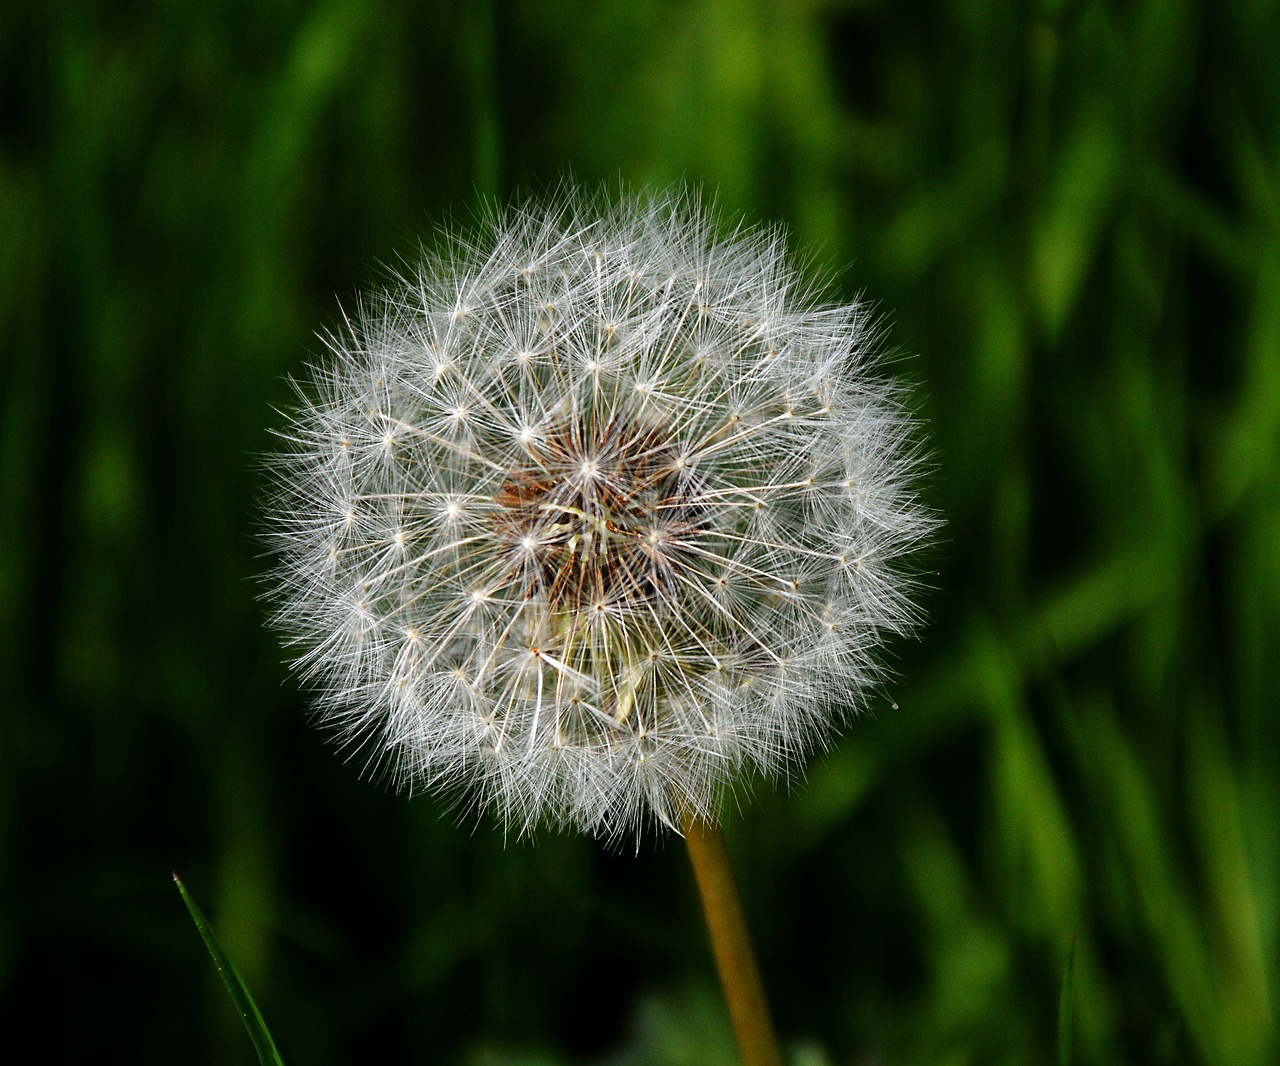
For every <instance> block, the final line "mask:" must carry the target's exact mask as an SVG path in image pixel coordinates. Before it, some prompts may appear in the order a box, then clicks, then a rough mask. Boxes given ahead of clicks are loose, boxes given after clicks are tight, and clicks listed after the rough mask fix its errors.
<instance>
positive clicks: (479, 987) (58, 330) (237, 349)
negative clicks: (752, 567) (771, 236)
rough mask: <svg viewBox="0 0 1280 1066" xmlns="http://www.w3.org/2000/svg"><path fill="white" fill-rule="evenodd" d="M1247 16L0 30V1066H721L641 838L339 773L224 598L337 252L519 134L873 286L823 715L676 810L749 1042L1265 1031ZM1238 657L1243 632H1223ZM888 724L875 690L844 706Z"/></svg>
mask: <svg viewBox="0 0 1280 1066" xmlns="http://www.w3.org/2000/svg"><path fill="white" fill-rule="evenodd" d="M1278 41H1280V14H1278V12H1277V7H1276V5H1274V4H1270V3H1263V2H1257V3H1251V2H1245V0H1227V2H1223V3H1214V4H1207V3H1206V4H1202V5H1201V4H1194V3H1186V2H1178V0H1163V2H1155V0H1145V2H1143V0H1137V2H1132V3H1104V2H1096V0H1081V2H1078V3H1070V2H1068V3H1060V4H1058V3H1051V2H1048V0H1044V2H1041V3H1031V2H1028V3H1021V4H1014V5H1009V6H1005V5H1000V4H991V3H987V2H985V0H952V2H948V3H939V4H931V5H930V4H912V3H890V2H887V0H884V2H852V0H850V2H825V0H806V2H804V3H794V4H783V5H774V4H770V3H765V2H764V0H736V2H731V0H704V2H692V0H690V2H674V0H636V2H632V3H627V4H603V5H587V4H562V3H560V2H558V0H544V2H533V0H522V2H510V3H507V2H500V3H469V4H464V3H439V4H434V5H422V4H412V3H407V2H405V0H387V2H383V3H378V4H369V3H366V2H364V0H322V2H319V3H315V4H301V3H298V2H296V0H280V2H271V3H264V2H261V0H254V2H252V3H250V2H248V0H224V2H213V3H208V4H189V3H181V2H177V0H170V2H159V0H155V2H151V3H137V4H126V3H107V2H80V3H75V4H47V5H46V4H36V3H34V2H31V3H25V4H22V3H19V4H14V3H11V2H10V3H6V4H5V5H4V8H3V13H2V16H0V101H3V106H2V107H0V113H2V115H3V117H2V118H0V670H2V673H0V715H2V716H3V717H2V719H0V996H2V1001H3V1008H2V1009H3V1013H2V1014H0V1036H2V1039H3V1044H2V1045H0V1057H8V1054H9V1052H11V1051H12V1050H13V1049H14V1048H15V1047H16V1045H17V1043H18V1041H19V1037H21V1036H32V1037H34V1039H35V1040H36V1042H37V1043H38V1044H40V1045H41V1046H42V1048H43V1049H44V1050H43V1053H42V1055H41V1056H40V1057H41V1058H42V1059H45V1060H52V1061H77V1062H78V1061H105V1060H116V1061H129V1062H140V1063H150V1062H155V1063H161V1062H175V1061H177V1062H195V1063H199V1062H210V1063H213V1062H218V1063H222V1062H228V1063H233V1062H246V1063H247V1062H251V1061H252V1058H253V1056H252V1051H251V1049H250V1046H249V1043H248V1041H247V1039H246V1038H245V1035H244V1033H243V1031H242V1030H241V1029H240V1026H239V1022H238V1020H237V1019H236V1017H235V1014H234V1012H233V1010H232V1008H231V1005H230V1002H229V1001H228V1000H227V999H226V997H225V995H224V993H223V992H222V990H221V988H220V987H219V986H218V984H217V979H216V976H215V975H214V971H213V968H212V966H211V964H210V962H209V960H208V958H207V957H206V956H205V953H204V949H203V947H202V946H201V943H200V941H199V938H198V937H197V935H196V933H195V930H194V928H193V927H192V925H191V923H190V922H189V920H188V918H187V915H186V913H185V911H184V909H183V907H182V904H181V901H180V899H179V897H178V895H177V893H176V892H175V890H174V888H173V885H172V883H171V881H170V879H169V873H170V870H173V869H177V870H178V871H180V872H181V873H182V875H183V877H184V879H185V881H186V883H187V884H188V886H189V887H190V889H191V891H192V893H193V894H194V895H195V897H196V899H197V900H198V901H200V902H201V903H202V904H203V905H204V907H205V909H206V911H207V912H208V914H209V915H210V917H211V919H212V920H213V921H214V923H215V925H216V927H217V928H218V930H219V931H220V933H221V934H222V936H223V939H224V942H225V943H226V945H227V947H228V948H229V950H230V951H231V952H232V954H233V956H234V957H235V959H236V960H237V962H238V963H239V965H240V968H241V969H242V971H243V973H244V974H245V976H246V978H247V979H248V981H249V983H250V986H251V987H252V988H253V989H254V990H255V992H256V995H257V998H258V1002H259V1005H260V1006H261V1008H262V1010H263V1012H264V1014H265V1015H266V1017H267V1020H268V1022H269V1023H270V1025H271V1027H272V1030H273V1032H274V1034H275V1037H276V1039H277V1041H278V1043H279V1044H280V1045H281V1048H282V1050H283V1052H284V1054H285V1056H286V1058H287V1059H289V1060H290V1061H292V1062H294V1063H326V1062H371V1061H378V1060H386V1061H404V1062H443V1063H462V1064H467V1066H488V1064H498V1063H502V1064H516V1063H520V1064H530V1066H531V1064H544V1063H545V1064H550V1063H601V1062H617V1063H633V1064H644V1063H664V1062H672V1063H681V1062H683V1063H690V1064H693V1063H712V1064H714V1063H721V1062H725V1063H727V1062H730V1061H732V1051H731V1045H730V1043H729V1040H728V1036H727V1022H726V1020H725V1018H724V1013H723V1008H722V1007H721V1005H720V1002H719V1000H718V998H717V990H716V987H715V977H714V971H713V969H712V964H711V961H710V957H709V953H708V950H707V948H706V944H705V939H704V935H703V932H702V929H701V926H700V924H699V914H698V910H697V902H696V899H695V897H694V894H693V890H692V887H691V881H690V878H689V875H688V871H687V869H686V863H685V858H684V855H683V851H682V848H681V847H680V844H679V841H678V840H675V839H671V840H664V841H654V842H653V843H651V844H648V845H646V846H645V847H643V848H642V849H641V851H640V853H639V854H638V855H635V854H631V853H629V852H627V851H624V852H622V853H620V854H618V853H611V852H609V851H607V850H605V849H603V848H602V847H601V846H600V845H598V844H596V843H595V842H593V841H590V840H583V839H577V838H572V837H558V836H553V835H546V836H545V837H544V838H543V839H539V840H536V841H533V842H530V841H517V840H511V841H507V842H505V844H504V841H503V840H502V837H501V833H500V831H498V830H497V829H495V827H494V826H493V825H492V824H490V823H488V822H482V823H481V824H480V825H478V826H476V825H474V824H473V823H472V822H470V821H464V822H463V823H462V824H461V825H459V824H457V820H456V818H455V817H454V816H453V815H451V814H450V813H449V812H448V810H447V809H446V808H445V807H444V805H442V804H441V803H439V802H437V801H436V800H435V799H433V798H420V799H415V800H414V801H412V802H409V801H407V800H405V799H404V798H403V797H399V796H396V795H394V794H391V793H389V792H387V791H386V790H385V789H384V788H381V787H379V786H378V785H376V784H374V783H371V782H369V781H366V780H361V779H360V778H359V774H358V767H357V766H355V765H352V764H349V763H344V762H343V761H342V760H341V759H340V758H339V757H338V755H337V753H336V752H335V751H334V750H333V749H332V747H330V746H328V745H327V744H326V743H325V741H324V739H323V737H322V736H321V735H320V734H319V733H318V732H316V731H314V730H312V729H310V728H309V727H308V725H307V722H306V712H305V706H304V702H303V699H302V697H301V695H300V693H299V690H298V687H297V685H296V684H295V682H294V681H293V680H292V679H291V678H290V677H289V676H288V675H287V673H286V670H285V667H284V665H283V658H284V657H283V655H282V653H281V652H280V650H279V648H278V646H277V643H276V641H275V639H274V637H273V635H272V634H270V633H269V632H266V631H265V630H264V629H263V627H262V616H263V609H262V605H261V603H260V602H258V600H257V596H258V593H259V591H260V586H259V585H258V584H257V583H256V581H255V575H257V574H259V573H260V572H261V571H262V570H263V568H264V566H265V561H264V560H263V559H262V557H261V548H260V545H259V544H258V543H257V542H256V541H255V530H256V528H257V526H258V520H257V518H256V512H255V508H256V504H255V497H256V494H257V493H258V491H259V490H260V489H261V487H262V482H263V479H262V476H261V474H260V472H259V471H258V470H257V469H256V466H255V460H254V458H253V457H254V456H255V454H260V453H262V452H263V451H265V450H267V449H269V448H270V447H271V439H270V437H269V435H268V433H267V427H268V426H270V425H272V424H278V423H279V422H280V418H279V416H278V415H277V414H275V413H274V411H273V410H272V405H281V404H286V403H288V402H289V389H288V386H287V384H286V382H285V380H284V379H285V376H286V375H288V374H290V373H296V372H298V371H299V370H300V368H301V367H302V365H303V363H304V361H305V359H306V358H307V356H308V354H311V353H315V352H317V351H318V350H319V344H318V342H317V341H316V339H315V337H314V331H315V330H316V329H317V328H321V327H323V326H325V325H329V324H332V323H333V322H334V321H335V319H336V316H337V307H338V301H339V300H345V301H350V300H351V299H352V298H353V296H354V294H355V293H356V292H357V291H359V290H360V289H362V288H364V287H366V286H367V285H369V284H370V283H372V282H374V281H375V280H376V279H377V277H378V276H379V266H378V264H379V263H385V262H388V261H390V260H391V259H392V258H393V257H394V256H395V255H396V254H397V253H398V252H401V251H404V250H406V249H407V248H410V247H411V246H412V240H413V238H414V237H415V235H417V234H418V233H421V232H423V231H425V230H426V229H428V228H429V227H430V225H431V224H432V223H433V222H434V221H435V220H438V219H440V218H443V217H446V216H447V215H450V214H452V215H453V216H455V217H458V218H462V219H465V218H467V217H470V215H471V212H472V210H473V207H474V205H475V204H476V202H477V201H478V199H479V198H480V197H482V196H487V195H494V196H499V197H506V196H508V195H509V194H511V193H512V192H514V191H517V190H520V189H528V188H532V189H535V190H536V189H539V188H543V187H545V186H546V185H548V184H550V183H553V182H554V181H555V180H556V179H557V178H558V177H559V176H560V175H562V174H564V173H566V172H568V171H570V170H571V171H572V172H573V173H574V174H576V175H577V177H579V178H580V179H582V180H584V181H587V182H597V181H606V182H609V183H611V184H614V185H616V184H617V182H618V181H619V179H620V178H623V179H626V180H627V181H629V182H632V183H636V184H645V183H648V184H657V185H661V184H663V183H667V182H670V181H675V180H681V179H684V180H688V181H691V182H694V183H700V184H702V185H703V186H704V187H705V188H706V189H707V190H708V191H709V192H714V193H715V194H716V195H717V196H718V197H719V200H720V202H721V203H722V205H723V206H724V207H725V208H726V209H727V210H728V211H730V212H742V213H745V214H746V215H747V216H748V217H749V218H752V219H764V220H772V219H780V220H783V221H785V222H786V223H787V225H788V226H789V227H790V228H791V229H792V231H793V234H794V236H795V240H796V242H797V245H798V246H799V247H800V248H802V249H803V250H804V251H805V252H806V254H807V255H808V256H809V257H810V259H811V260H812V261H813V262H814V263H815V264H816V267H817V268H818V269H819V270H821V271H824V272H826V273H829V274H831V275H832V276H833V277H834V283H835V285H836V286H837V288H838V289H839V290H841V291H843V292H844V293H845V294H846V295H848V296H852V295H855V294H857V293H858V292H865V294H866V296H867V297H868V298H869V299H871V300H873V301H875V303H876V305H877V306H878V307H880V308H881V310H882V312H883V314H884V316H885V326H886V343H887V345H888V346H889V347H890V348H891V349H893V350H895V351H897V352H899V353H901V355H902V358H901V359H899V360H898V362H897V363H896V364H895V367H896V370H897V371H899V372H901V373H903V374H905V375H907V376H909V377H910V378H912V379H914V380H916V381H917V382H918V383H919V385H920V390H919V406H920V410H921V413H922V414H923V415H924V416H925V417H926V418H927V419H928V421H929V424H930V429H929V434H930V440H931V446H932V449H933V453H934V457H935V466H936V472H935V474H934V476H933V477H932V478H931V480H930V482H929V484H928V486H927V494H928V498H929V502H930V503H931V504H932V505H933V506H934V507H936V508H937V509H938V510H939V511H940V512H941V513H942V514H944V515H945V516H946V519H947V526H946V529H945V532H944V534H943V536H942V538H941V539H940V542H939V544H938V546H937V547H936V548H935V550H934V552H933V554H932V556H931V558H930V559H929V561H928V568H929V571H930V573H929V577H928V583H929V585H930V586H931V588H930V590H929V592H928V593H927V594H926V596H925V605H926V608H927V611H928V613H929V615H930V616H931V623H930V624H929V626H928V627H927V628H926V629H925V630H923V631H922V633H921V636H920V639H918V640H916V641H903V642H899V643H898V644H897V645H895V646H894V647H893V648H892V649H891V655H892V661H893V665H894V668H895V670H896V673H897V677H898V680H896V681H895V682H894V683H893V684H892V685H891V686H889V687H888V688H887V689H886V690H885V691H884V692H883V693H882V694H880V695H879V696H878V697H877V698H876V700H875V701H874V711H875V713H874V715H872V716H869V717H867V718H864V719H863V720H862V721H860V722H859V723H857V724H856V725H855V726H854V727H853V728H851V729H850V730H849V731H848V733H847V735H846V736H845V737H844V738H843V739H842V740H841V742H840V743H839V744H838V746H837V747H836V748H835V750H833V751H832V752H831V753H829V754H828V755H826V756H825V757H822V758H819V759H817V760H815V762H814V764H813V765H812V767H811V770H810V774H809V777H808V781H807V783H805V784H803V785H798V786H797V787H796V788H794V789H793V790H792V791H791V792H790V793H789V794H788V793H787V792H786V791H785V790H782V791H777V792H775V791H772V790H770V789H769V788H767V787H760V788H757V789H756V790H755V793H754V795H753V797H752V798H751V799H750V801H749V802H746V803H744V806H743V809H742V810H741V811H737V810H735V811H733V812H731V813H730V816H729V819H728V832H729V835H730V844H731V849H732V851H733V855H734V859H735V863H736V864H737V866H738V870H739V873H740V876H741V878H742V880H743V883H744V893H745V896H746V903H747V907H748V909H749V912H750V920H751V922H752V925H753V927H754V929H755V932H756V935H757V937H758V945H759V950H760V954H761V958H762V963H763V966H764V970H765V975H766V980H767V983H768V984H769V986H770V988H771V991H772V994H773V999H774V1006H775V1012H776V1015H777V1020H778V1024H779V1028H780V1030H781V1032H782V1034H783V1036H784V1039H785V1040H786V1042H787V1043H788V1045H789V1047H790V1048H791V1049H792V1050H793V1052H794V1056H793V1061H794V1063H796V1064H804V1066H821V1064H824V1063H830V1064H837V1063H838V1064H845V1063H848V1064H867V1066H869V1064H876V1063H906V1064H914V1063H930V1064H932V1063H946V1064H965V1063H974V1064H979V1063H982V1064H985V1063H1009V1064H1020V1063H1031V1062H1049V1061H1052V1057H1053V1054H1054V1048H1055V1047H1056V1024H1057V1023H1056V1011H1057V1001H1058V992H1059V983H1060V980H1061V975H1062V969H1063V963H1064V960H1065V958H1066V953H1067V949H1068V945H1069V943H1070V942H1071V939H1072V938H1073V937H1077V938H1078V940H1077V944H1078V947H1077V960H1078V961H1077V969H1076V1021H1075V1024H1076V1042H1077V1046H1076V1061H1077V1062H1080V1063H1116V1062H1127V1063H1153V1064H1155V1063H1158V1064H1165V1063H1169V1064H1172V1063H1188V1064H1222V1066H1237V1064H1249V1063H1266V1062H1272V1061H1275V1060H1274V1059H1273V1058H1272V1056H1273V1055H1275V1054H1276V1053H1277V1049H1276V1041H1275V1033H1274V1028H1273V1023H1272V1012H1273V1010H1274V1000H1275V996H1276V992H1277V983H1276V977H1277V968H1276V961H1277V959H1276V951H1277V943H1278V935H1277V922H1278V921H1280V877H1278V876H1277V870H1278V869H1280V818H1278V817H1277V815H1278V813H1280V751H1278V749H1277V717H1276V711H1277V702H1278V701H1277V698H1276V694H1275V691H1274V689H1273V688H1272V685H1273V683H1274V672H1275V664H1276V663H1277V662H1280V633H1278V628H1277V620H1278V615H1280V477H1277V474H1278V472H1280V471H1278V470H1277V467H1278V466H1280V464H1278V463H1277V446H1278V444H1280V79H1277V78H1276V76H1275V72H1274V65H1275V60H1276V56H1277V42H1278ZM1267 663H1272V666H1271V667H1268V666H1267V665H1266V664H1267ZM894 701H896V703H897V704H898V705H899V706H898V708H897V709H894V708H893V706H892V703H893V702H894Z"/></svg>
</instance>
